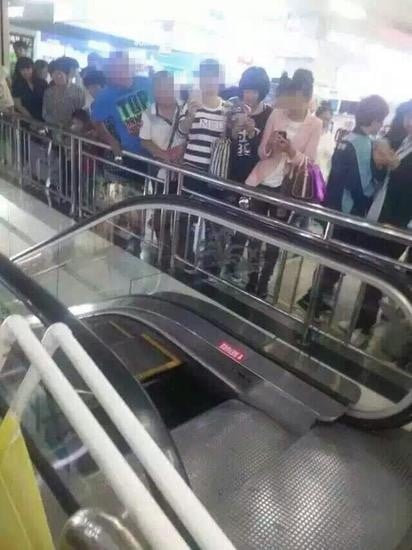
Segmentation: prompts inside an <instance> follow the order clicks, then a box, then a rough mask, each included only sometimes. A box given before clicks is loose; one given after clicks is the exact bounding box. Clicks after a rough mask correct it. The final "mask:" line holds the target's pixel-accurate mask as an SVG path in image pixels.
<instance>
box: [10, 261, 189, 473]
mask: <svg viewBox="0 0 412 550" xmlns="http://www.w3.org/2000/svg"><path fill="white" fill-rule="evenodd" d="M0 283H2V284H3V285H4V286H5V287H6V288H7V289H8V290H9V291H10V292H11V293H12V294H13V295H14V296H15V297H16V298H18V299H19V300H20V301H21V302H22V303H23V304H24V305H25V307H26V308H27V309H28V310H29V311H30V312H31V313H33V314H34V315H35V316H36V317H37V318H38V319H39V320H40V321H41V322H42V323H43V324H44V325H45V326H46V327H48V326H49V325H51V324H53V323H64V324H66V325H67V326H68V327H69V328H70V330H71V331H72V333H73V335H74V337H75V338H76V340H77V341H78V342H79V343H80V344H81V346H82V347H83V348H84V349H85V350H86V352H87V353H88V355H89V356H90V357H91V358H92V359H93V361H94V362H95V363H96V364H97V365H98V366H99V368H100V369H101V371H102V373H103V374H104V376H105V377H106V378H107V380H108V381H109V382H110V383H111V385H112V386H113V387H114V389H115V390H116V391H117V393H118V394H119V395H121V396H122V398H123V399H124V401H125V402H127V404H128V406H129V407H130V409H131V410H132V411H133V412H134V413H135V414H136V416H138V417H139V415H143V417H144V419H145V427H146V429H147V431H148V432H149V433H150V435H151V436H152V438H153V439H154V440H155V441H156V443H157V444H158V445H159V447H160V448H161V449H163V452H164V453H165V454H166V456H167V457H168V458H169V460H170V461H171V462H172V464H173V465H174V466H175V468H176V469H177V471H178V472H179V473H180V474H181V476H182V477H183V478H184V479H186V480H187V479H188V478H187V474H186V470H185V468H184V466H183V463H182V462H181V460H180V457H179V454H178V452H177V449H176V446H175V444H174V442H173V440H172V438H171V436H170V434H169V432H168V430H167V429H166V427H165V426H164V424H163V421H162V419H161V417H160V415H159V413H158V411H157V409H156V407H155V406H154V404H153V402H152V400H151V398H150V397H149V395H148V394H147V393H146V391H145V390H144V388H143V387H142V386H141V384H140V383H139V382H138V381H137V380H135V379H134V378H133V377H131V376H130V374H129V373H128V371H127V369H126V367H125V365H124V363H123V362H122V361H121V360H120V359H119V357H118V356H117V355H116V353H114V352H113V351H112V350H111V349H110V348H109V347H108V346H107V345H106V344H105V343H104V342H103V341H102V340H101V339H100V338H98V337H97V336H96V335H95V334H94V332H93V331H92V330H91V329H89V328H88V327H87V326H86V325H85V324H84V323H82V322H81V321H79V320H78V319H77V318H76V317H75V316H74V315H73V314H72V313H71V312H70V311H69V310H68V308H67V307H66V306H65V305H63V304H62V303H61V302H60V301H59V300H58V299H57V298H55V297H54V296H53V295H52V294H50V293H49V292H48V291H47V290H45V289H44V288H43V287H42V286H40V285H39V284H38V283H37V282H36V281H35V280H34V279H32V278H30V277H29V276H27V275H26V274H25V273H24V272H23V271H21V269H19V267H18V266H17V265H16V264H15V263H13V262H12V261H11V260H9V259H8V258H7V257H6V256H4V255H3V254H0Z"/></svg>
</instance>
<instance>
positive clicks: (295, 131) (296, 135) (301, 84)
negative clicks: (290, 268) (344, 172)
mask: <svg viewBox="0 0 412 550" xmlns="http://www.w3.org/2000/svg"><path fill="white" fill-rule="evenodd" d="M313 85H314V79H313V74H312V72H311V71H308V70H306V69H298V70H297V71H296V72H295V73H294V75H293V77H292V78H289V77H288V76H287V74H286V73H284V74H283V75H282V77H281V79H280V81H279V87H280V88H281V89H282V91H283V94H282V108H281V109H279V108H277V109H274V110H273V112H272V114H271V115H270V117H269V119H268V121H267V123H266V126H265V130H264V133H263V137H262V141H261V143H260V146H259V149H258V152H259V156H260V159H261V160H260V162H258V163H257V164H256V166H255V168H254V169H253V170H252V172H251V173H250V174H249V176H248V177H247V179H246V185H249V186H251V187H257V186H262V187H263V188H266V189H267V190H268V192H269V193H278V192H280V189H281V185H282V182H283V179H284V176H285V175H286V173H287V171H288V170H290V167H291V166H292V165H300V164H301V163H302V160H303V159H304V158H305V157H306V158H308V159H309V160H310V161H312V162H314V161H315V159H316V157H317V149H318V144H319V140H320V136H321V134H322V122H321V120H319V118H317V117H316V116H315V115H313V114H312V113H311V112H310V104H311V101H312V96H313ZM258 208H259V212H260V213H262V214H265V215H269V216H271V217H275V218H279V217H280V216H281V213H280V211H279V210H278V208H277V207H275V206H273V205H269V204H266V203H260V204H259V205H258ZM278 254H279V249H278V248H277V247H274V246H267V247H266V251H265V258H264V262H263V266H262V269H261V270H260V272H259V256H260V245H259V246H258V247H256V250H255V255H256V258H255V265H256V269H255V270H254V271H253V272H252V273H251V275H250V277H249V282H248V285H247V287H246V290H247V291H248V292H251V293H255V294H257V295H258V296H259V297H261V298H265V297H266V296H267V293H268V285H269V281H270V278H271V276H272V274H273V270H274V267H275V264H276V261H277V257H278Z"/></svg>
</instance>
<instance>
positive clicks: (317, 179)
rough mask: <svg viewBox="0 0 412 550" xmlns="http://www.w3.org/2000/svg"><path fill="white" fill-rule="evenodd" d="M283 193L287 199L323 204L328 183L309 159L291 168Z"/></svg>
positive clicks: (284, 179)
mask: <svg viewBox="0 0 412 550" xmlns="http://www.w3.org/2000/svg"><path fill="white" fill-rule="evenodd" d="M281 192H282V194H283V195H285V196H287V197H291V198H293V199H298V200H302V201H306V202H318V203H322V202H323V200H324V198H325V193H326V183H325V180H324V179H323V175H322V172H321V170H320V168H319V166H317V165H316V164H312V163H311V162H310V161H309V159H308V158H307V157H304V158H303V159H302V162H301V163H300V164H299V165H295V166H291V167H290V169H289V170H288V172H287V173H286V175H285V177H284V178H283V181H282V188H281Z"/></svg>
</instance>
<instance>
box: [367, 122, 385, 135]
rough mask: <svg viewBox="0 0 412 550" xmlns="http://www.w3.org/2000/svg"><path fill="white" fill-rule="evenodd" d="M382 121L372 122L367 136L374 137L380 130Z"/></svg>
mask: <svg viewBox="0 0 412 550" xmlns="http://www.w3.org/2000/svg"><path fill="white" fill-rule="evenodd" d="M382 125H383V120H375V121H373V122H372V124H371V125H370V128H369V135H371V136H376V135H377V134H378V133H379V130H380V129H381V128H382Z"/></svg>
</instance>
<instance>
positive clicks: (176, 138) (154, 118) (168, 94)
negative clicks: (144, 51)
mask: <svg viewBox="0 0 412 550" xmlns="http://www.w3.org/2000/svg"><path fill="white" fill-rule="evenodd" d="M153 96H154V103H153V104H152V105H151V106H150V107H149V108H148V109H147V110H146V111H145V112H144V113H143V115H142V127H141V129H140V139H141V140H142V145H143V147H144V148H145V149H146V150H147V151H148V153H150V155H151V156H152V157H154V158H155V159H158V160H161V161H164V162H168V163H176V162H180V161H181V159H182V156H183V154H184V150H185V144H186V140H185V138H184V137H183V136H182V135H181V134H180V133H179V132H178V128H177V126H178V123H179V118H180V112H181V110H182V102H181V101H179V100H178V99H176V92H175V83H174V78H173V74H172V73H170V72H168V71H159V72H157V73H155V74H154V76H153ZM151 168H152V175H153V176H154V177H156V178H157V179H158V180H161V181H156V182H155V180H153V182H152V185H154V187H155V188H154V191H155V192H157V193H159V194H160V193H163V191H164V185H163V183H162V182H164V181H165V180H166V169H165V168H160V169H159V168H156V167H155V166H152V167H151ZM176 191H177V177H176V174H175V173H173V172H171V173H170V174H169V189H168V192H169V193H174V194H176ZM161 219H162V216H161V211H160V210H159V209H158V210H155V212H154V216H153V226H154V230H155V233H156V238H157V239H158V241H159V240H160V238H161V227H160V222H161ZM164 223H165V227H164V232H163V245H164V246H163V252H164V254H163V256H162V267H164V268H166V267H167V265H168V261H169V258H170V256H169V253H170V249H171V213H170V212H168V213H167V214H166V216H165V217H164Z"/></svg>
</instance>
